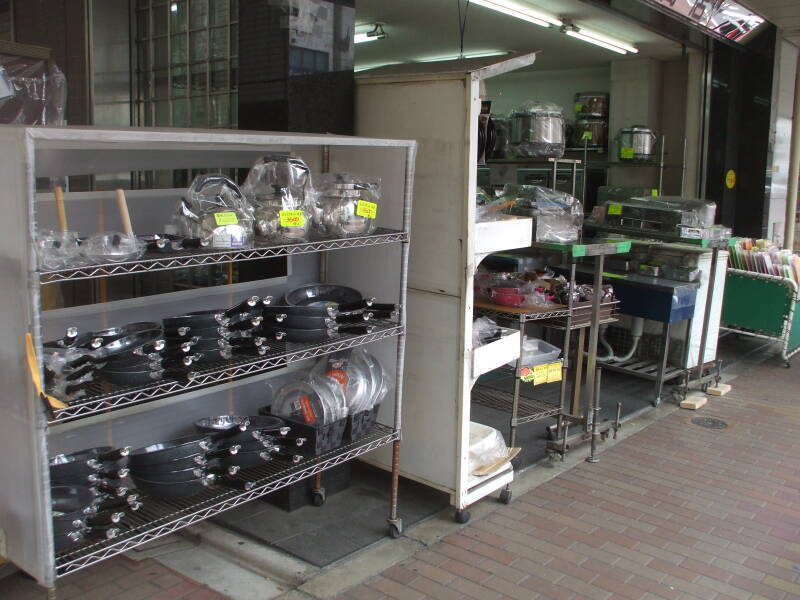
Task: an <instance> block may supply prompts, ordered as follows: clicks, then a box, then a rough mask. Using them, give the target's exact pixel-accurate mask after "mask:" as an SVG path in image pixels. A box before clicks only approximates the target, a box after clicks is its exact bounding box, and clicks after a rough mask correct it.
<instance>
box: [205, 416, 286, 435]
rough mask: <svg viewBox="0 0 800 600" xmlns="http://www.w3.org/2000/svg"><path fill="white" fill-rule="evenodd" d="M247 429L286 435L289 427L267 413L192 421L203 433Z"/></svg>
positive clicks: (281, 420)
mask: <svg viewBox="0 0 800 600" xmlns="http://www.w3.org/2000/svg"><path fill="white" fill-rule="evenodd" d="M242 425H244V426H246V427H247V430H248V431H250V430H258V431H261V432H263V433H268V432H270V433H271V432H274V433H275V434H277V435H282V436H283V435H286V434H287V433H289V431H290V428H289V427H287V426H286V423H285V422H284V421H283V419H280V418H278V417H272V416H268V415H256V416H252V417H245V416H239V415H220V416H215V417H205V418H203V419H198V420H197V421H195V422H194V426H195V427H196V428H197V429H198V430H200V431H202V432H204V433H216V432H220V431H230V430H231V429H237V428H239V430H240V431H241V426H242Z"/></svg>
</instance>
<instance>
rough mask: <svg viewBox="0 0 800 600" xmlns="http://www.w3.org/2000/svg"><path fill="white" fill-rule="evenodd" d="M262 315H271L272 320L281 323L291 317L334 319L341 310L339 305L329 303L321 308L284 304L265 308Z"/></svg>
mask: <svg viewBox="0 0 800 600" xmlns="http://www.w3.org/2000/svg"><path fill="white" fill-rule="evenodd" d="M261 314H263V315H264V316H265V317H266V316H267V315H270V316H271V320H275V321H281V320H283V319H285V318H286V317H287V316H289V315H292V316H297V317H330V318H333V317H335V316H336V315H338V314H339V309H338V308H337V305H336V303H334V302H328V303H325V304H322V305H320V306H289V305H286V304H283V305H272V306H264V307H262V309H261Z"/></svg>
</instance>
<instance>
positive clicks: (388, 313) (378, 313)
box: [370, 308, 400, 321]
mask: <svg viewBox="0 0 800 600" xmlns="http://www.w3.org/2000/svg"><path fill="white" fill-rule="evenodd" d="M370 311H371V313H370V314H372V318H373V319H389V320H391V321H394V320H395V319H397V317H399V316H400V313H399V312H398V311H396V310H375V309H374V308H371V309H370Z"/></svg>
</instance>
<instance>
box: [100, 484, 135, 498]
mask: <svg viewBox="0 0 800 600" xmlns="http://www.w3.org/2000/svg"><path fill="white" fill-rule="evenodd" d="M97 489H99V490H102V491H104V492H106V493H108V494H111V495H116V496H119V497H120V498H122V497H124V496H127V495H128V491H129V489H128V488H127V487H125V486H124V485H114V484H113V483H110V482H108V481H98V482H97Z"/></svg>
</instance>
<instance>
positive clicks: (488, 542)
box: [339, 366, 800, 600]
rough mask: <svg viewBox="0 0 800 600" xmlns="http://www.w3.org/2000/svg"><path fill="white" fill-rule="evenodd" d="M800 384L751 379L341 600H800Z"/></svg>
mask: <svg viewBox="0 0 800 600" xmlns="http://www.w3.org/2000/svg"><path fill="white" fill-rule="evenodd" d="M798 383H800V373H798V369H797V368H794V369H784V368H783V367H780V366H759V367H754V368H751V369H748V370H747V371H745V372H744V373H743V374H742V375H740V376H739V377H737V378H736V380H735V381H734V390H733V391H732V392H731V393H730V394H728V395H727V396H724V397H722V398H718V399H713V398H712V399H710V401H709V404H708V405H707V406H706V408H704V409H702V410H700V411H698V412H689V411H683V410H681V411H677V412H675V413H673V414H672V415H669V416H667V417H665V418H664V419H662V420H661V421H658V422H657V423H655V424H653V425H651V426H650V427H648V428H647V429H645V430H643V431H641V432H639V433H637V434H635V435H633V436H631V437H630V438H628V439H626V440H623V441H622V442H621V443H619V444H617V445H615V446H613V447H612V448H609V449H608V450H607V451H605V452H603V453H602V454H601V455H600V462H599V463H598V464H593V465H590V464H586V463H582V464H580V465H579V466H577V467H576V468H574V469H572V470H569V471H567V472H565V473H563V474H561V475H559V476H558V477H556V478H554V479H552V480H551V481H549V482H547V483H545V484H544V485H543V486H541V487H539V488H536V489H534V490H533V491H531V492H529V493H527V494H525V495H522V496H521V497H519V498H517V499H515V500H514V502H513V503H512V504H511V505H510V506H503V507H500V508H498V509H497V510H496V511H494V512H493V513H491V514H490V515H489V516H488V517H487V518H485V519H483V520H477V521H475V522H473V523H472V524H471V525H468V526H466V527H465V528H463V529H461V530H460V531H459V532H457V533H455V534H453V535H449V536H447V537H445V538H443V539H442V541H441V542H440V543H437V544H433V545H431V546H429V547H428V548H426V549H424V550H422V551H420V552H418V553H417V554H415V555H414V556H413V557H412V558H411V559H409V560H407V561H405V562H403V563H401V564H399V565H396V566H394V567H392V568H390V569H388V570H386V571H384V572H383V573H382V574H381V575H379V576H377V577H375V578H373V579H371V580H369V581H367V582H366V583H365V584H362V585H359V586H356V587H354V588H351V589H350V590H348V591H347V592H346V593H344V594H342V595H340V596H339V599H340V600H382V599H397V600H423V599H427V598H435V599H438V600H458V599H474V600H497V599H500V598H502V599H507V598H514V599H518V600H531V599H534V598H552V599H559V600H560V599H563V600H578V599H583V598H592V599H599V600H606V599H608V598H614V599H617V598H622V599H630V600H644V599H647V600H657V599H667V600H673V599H678V598H700V599H704V600H725V599H730V598H735V599H741V600H746V599H748V598H757V599H763V598H768V599H773V600H789V599H798V598H800V397H798V392H797V389H798V385H797V384H798ZM693 417H715V418H718V419H722V420H724V421H726V422H727V424H728V427H727V429H724V430H721V431H719V430H710V429H704V428H701V427H699V426H698V425H695V424H692V423H691V422H690V419H691V418H693Z"/></svg>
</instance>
